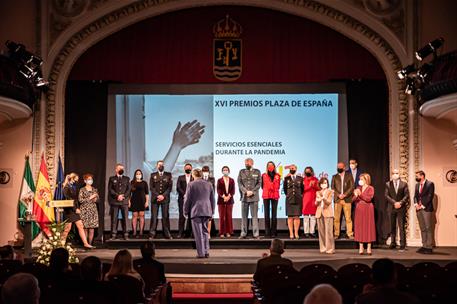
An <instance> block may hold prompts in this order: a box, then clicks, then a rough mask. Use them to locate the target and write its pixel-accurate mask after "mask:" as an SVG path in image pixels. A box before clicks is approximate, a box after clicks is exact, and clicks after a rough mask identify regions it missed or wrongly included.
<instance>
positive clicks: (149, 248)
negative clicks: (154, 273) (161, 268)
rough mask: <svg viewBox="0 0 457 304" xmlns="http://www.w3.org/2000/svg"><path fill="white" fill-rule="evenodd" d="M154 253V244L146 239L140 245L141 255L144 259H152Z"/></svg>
mask: <svg viewBox="0 0 457 304" xmlns="http://www.w3.org/2000/svg"><path fill="white" fill-rule="evenodd" d="M155 255H156V250H155V245H154V243H153V242H151V241H148V242H146V243H144V244H143V245H141V256H142V257H143V259H145V260H152V259H153V258H154V257H155Z"/></svg>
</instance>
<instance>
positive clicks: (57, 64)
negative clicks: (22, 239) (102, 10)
mask: <svg viewBox="0 0 457 304" xmlns="http://www.w3.org/2000/svg"><path fill="white" fill-rule="evenodd" d="M175 1H178V0H143V1H138V2H134V3H132V4H129V5H126V6H124V7H122V8H120V9H117V10H115V11H113V12H110V13H107V14H105V15H104V16H102V17H100V18H98V19H97V20H96V21H94V22H91V23H90V24H88V25H86V26H84V28H82V29H81V30H80V31H78V32H77V33H76V34H74V35H73V36H72V37H71V38H69V39H68V41H67V42H66V43H65V45H64V46H63V47H62V48H61V50H60V52H59V54H58V56H56V59H55V60H54V62H52V66H51V69H50V73H49V82H50V87H49V90H48V92H47V94H46V120H45V148H46V152H45V157H46V162H47V165H48V169H49V177H50V181H51V184H53V183H54V176H55V165H56V157H57V156H56V152H57V151H56V148H57V147H56V125H55V123H56V88H57V80H58V79H59V74H60V73H61V72H62V67H63V66H64V63H65V62H66V60H67V59H68V57H69V55H70V54H72V53H73V52H75V50H76V49H77V46H78V45H79V44H81V43H82V42H83V41H84V40H85V39H87V38H88V37H90V36H91V35H93V34H94V33H96V32H97V31H99V30H101V29H104V28H106V27H107V26H110V25H111V24H114V23H116V22H118V21H119V20H121V19H124V18H131V16H133V15H135V14H138V13H140V12H141V11H143V10H145V9H150V8H151V7H154V6H159V5H164V4H166V3H169V2H175ZM276 1H277V2H280V3H282V4H283V5H284V6H290V7H291V8H293V9H294V10H295V11H297V10H308V11H310V12H312V13H314V14H316V15H319V16H320V17H322V18H328V19H330V20H333V21H336V22H337V23H338V24H340V25H341V26H343V27H346V28H349V29H350V31H353V32H357V33H359V34H361V35H363V36H364V37H366V38H368V40H370V41H371V42H372V43H373V45H374V46H375V47H376V48H377V49H378V50H380V51H381V52H382V53H383V54H384V57H385V58H386V59H387V60H388V61H389V63H390V67H391V69H392V70H393V71H396V70H398V69H400V68H401V62H400V59H399V56H398V55H397V54H396V53H395V51H394V50H393V48H392V47H391V46H390V45H389V43H388V42H387V41H386V40H385V39H384V38H383V37H382V36H381V35H380V34H378V33H377V32H376V31H374V30H373V29H371V28H370V27H368V26H367V25H365V24H363V23H361V22H360V21H359V20H356V19H354V18H352V17H351V16H348V15H346V14H344V13H342V12H341V11H339V10H336V9H334V8H331V7H329V6H326V5H324V4H321V3H319V2H316V1H307V0H276ZM182 2H183V8H186V7H187V6H186V5H185V3H184V1H182ZM221 4H229V3H221V2H220V1H215V3H214V5H221ZM271 4H272V3H271V1H270V2H267V1H265V6H263V5H261V4H260V3H258V4H256V6H258V7H261V8H262V7H263V8H269V9H275V8H273V7H272V5H271ZM207 5H208V3H207ZM246 5H247V4H246ZM252 5H253V6H254V4H252ZM268 5H269V6H268ZM277 10H279V9H277ZM279 11H280V10H279ZM76 51H77V50H76ZM397 87H398V91H397V92H396V96H398V103H399V105H398V106H399V113H398V119H399V121H398V124H399V125H398V126H399V131H398V135H399V136H398V140H399V149H400V151H399V161H400V164H399V170H400V174H401V176H402V177H403V178H404V179H406V180H407V179H408V163H409V157H410V156H409V144H408V138H409V127H408V124H409V122H408V120H409V118H408V101H407V98H406V95H405V94H404V92H403V89H404V83H403V82H401V81H399V82H398V83H397ZM391 89H392V88H391V87H390V88H389V90H391ZM389 96H390V95H389ZM393 106H394V105H393V101H392V98H391V97H390V98H389V107H390V109H392V107H393ZM62 107H64V104H63V105H62ZM63 113H64V111H63V112H62V115H63ZM391 119H396V117H393V118H391ZM62 121H63V118H62ZM394 123H396V122H395V121H391V124H394ZM58 127H59V129H60V128H63V123H62V125H61V126H58ZM60 132H63V130H62V129H60ZM390 140H397V139H396V138H393V136H392V133H391V134H390ZM62 142H63V135H62ZM59 148H60V150H59V151H62V150H63V147H59ZM391 162H392V158H391Z"/></svg>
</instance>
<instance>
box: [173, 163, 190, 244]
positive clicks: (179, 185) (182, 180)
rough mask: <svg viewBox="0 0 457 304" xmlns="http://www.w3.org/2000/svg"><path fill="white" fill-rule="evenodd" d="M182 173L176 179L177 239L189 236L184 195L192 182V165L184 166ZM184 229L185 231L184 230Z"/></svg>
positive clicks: (188, 222)
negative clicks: (184, 209)
mask: <svg viewBox="0 0 457 304" xmlns="http://www.w3.org/2000/svg"><path fill="white" fill-rule="evenodd" d="M184 172H185V174H183V175H180V176H179V177H178V181H177V182H176V191H177V192H178V208H179V222H178V239H180V238H182V237H183V236H186V237H188V236H190V233H191V232H190V229H191V228H190V220H188V221H187V223H186V218H185V217H184V211H183V206H184V195H185V194H186V189H187V185H188V184H189V183H190V182H191V181H193V180H194V178H193V177H192V165H191V164H185V165H184ZM184 227H186V228H185V230H184Z"/></svg>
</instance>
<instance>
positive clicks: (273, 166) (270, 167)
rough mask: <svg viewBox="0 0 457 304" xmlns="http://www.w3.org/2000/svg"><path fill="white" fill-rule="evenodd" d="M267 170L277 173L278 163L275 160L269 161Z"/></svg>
mask: <svg viewBox="0 0 457 304" xmlns="http://www.w3.org/2000/svg"><path fill="white" fill-rule="evenodd" d="M267 172H272V173H276V165H275V163H274V162H272V161H269V162H268V163H267Z"/></svg>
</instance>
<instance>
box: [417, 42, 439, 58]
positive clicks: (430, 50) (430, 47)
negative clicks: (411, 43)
mask: <svg viewBox="0 0 457 304" xmlns="http://www.w3.org/2000/svg"><path fill="white" fill-rule="evenodd" d="M443 43H444V39H443V38H441V37H440V38H438V39H435V40H433V41H432V42H429V43H428V44H427V45H426V46H424V47H423V48H421V49H420V50H418V51H417V52H416V58H417V60H419V61H422V60H423V59H424V58H425V57H427V56H428V55H430V54H436V50H437V49H438V48H440V47H441V46H442V45H443Z"/></svg>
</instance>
